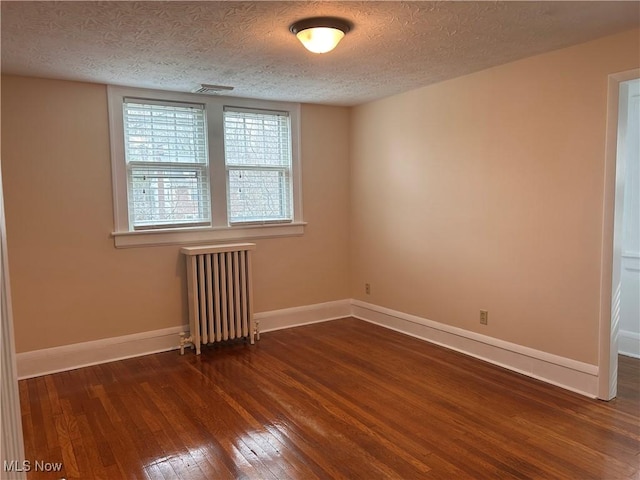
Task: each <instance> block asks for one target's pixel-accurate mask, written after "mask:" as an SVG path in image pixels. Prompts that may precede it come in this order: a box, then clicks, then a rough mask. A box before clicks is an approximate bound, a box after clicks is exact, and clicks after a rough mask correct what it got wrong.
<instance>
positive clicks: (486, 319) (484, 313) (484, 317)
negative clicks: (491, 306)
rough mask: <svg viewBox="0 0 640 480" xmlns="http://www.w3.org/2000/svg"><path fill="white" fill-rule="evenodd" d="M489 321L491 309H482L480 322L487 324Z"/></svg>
mask: <svg viewBox="0 0 640 480" xmlns="http://www.w3.org/2000/svg"><path fill="white" fill-rule="evenodd" d="M487 323H489V311H488V310H480V324H481V325H486V324H487Z"/></svg>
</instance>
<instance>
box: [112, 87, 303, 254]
mask: <svg viewBox="0 0 640 480" xmlns="http://www.w3.org/2000/svg"><path fill="white" fill-rule="evenodd" d="M125 98H136V99H140V100H150V101H153V100H155V101H166V102H183V103H198V104H202V105H204V109H205V113H206V123H207V137H208V139H207V144H208V154H209V186H210V189H211V197H210V198H211V218H212V225H211V226H207V227H180V228H173V227H171V228H162V229H151V230H132V229H131V228H130V226H129V206H128V200H127V195H128V191H127V190H128V182H127V166H126V162H125V150H124V119H123V111H122V105H123V102H124V100H125ZM107 99H108V109H109V128H110V142H111V175H112V187H113V212H114V225H115V230H114V232H113V233H112V236H113V238H114V243H115V246H116V247H117V248H123V247H135V246H145V245H146V246H151V245H178V244H187V243H203V242H217V241H227V240H234V241H235V240H247V239H257V238H272V237H281V236H293V235H302V234H303V233H304V226H305V222H304V221H303V219H302V188H301V184H302V172H301V166H300V104H297V103H289V102H272V101H266V100H253V99H246V98H236V97H221V96H209V95H198V94H192V93H182V92H166V91H161V90H148V89H138V88H131V87H120V86H113V85H109V86H108V87H107ZM225 107H231V108H234V107H235V108H244V109H259V110H267V111H280V112H282V111H284V112H288V114H289V118H290V126H291V180H292V191H293V192H292V193H293V201H292V208H293V212H292V213H293V219H292V221H290V222H282V221H277V222H263V223H251V224H245V223H240V224H229V221H228V217H227V198H228V195H227V171H226V165H225V159H224V128H223V115H224V113H223V112H224V108H225Z"/></svg>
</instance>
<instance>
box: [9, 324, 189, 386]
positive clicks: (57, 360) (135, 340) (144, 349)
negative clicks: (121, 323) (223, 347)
mask: <svg viewBox="0 0 640 480" xmlns="http://www.w3.org/2000/svg"><path fill="white" fill-rule="evenodd" d="M188 331H189V327H188V326H186V325H185V326H183V327H171V328H164V329H161V330H154V331H151V332H143V333H134V334H132V335H124V336H121V337H112V338H105V339H103V340H93V341H90V342H83V343H74V344H71V345H64V346H61V347H53V348H45V349H42V350H33V351H31V352H24V353H18V354H17V355H16V364H17V369H18V379H24V378H31V377H39V376H41V375H47V374H49V373H56V372H64V371H66V370H75V369H76V368H80V367H88V366H90V365H97V364H100V363H107V362H113V361H116V360H123V359H125V358H132V357H139V356H142V355H149V354H151V353H159V352H166V351H169V350H175V349H178V348H179V343H180V338H179V334H180V332H188Z"/></svg>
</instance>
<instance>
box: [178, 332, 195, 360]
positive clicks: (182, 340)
mask: <svg viewBox="0 0 640 480" xmlns="http://www.w3.org/2000/svg"><path fill="white" fill-rule="evenodd" d="M185 345H189V346H191V348H193V347H194V345H193V339H192V338H191V336H188V337H187V334H186V333H184V332H180V355H184V347H185Z"/></svg>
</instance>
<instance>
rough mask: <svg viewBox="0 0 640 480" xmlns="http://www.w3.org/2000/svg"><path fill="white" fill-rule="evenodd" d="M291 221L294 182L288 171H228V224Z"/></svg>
mask: <svg viewBox="0 0 640 480" xmlns="http://www.w3.org/2000/svg"><path fill="white" fill-rule="evenodd" d="M290 219H291V183H290V180H289V174H288V172H287V171H286V170H285V169H272V170H242V169H230V170H229V221H230V222H232V223H233V222H256V221H277V220H290Z"/></svg>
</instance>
